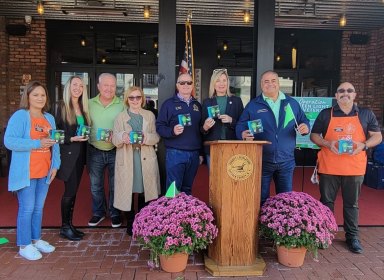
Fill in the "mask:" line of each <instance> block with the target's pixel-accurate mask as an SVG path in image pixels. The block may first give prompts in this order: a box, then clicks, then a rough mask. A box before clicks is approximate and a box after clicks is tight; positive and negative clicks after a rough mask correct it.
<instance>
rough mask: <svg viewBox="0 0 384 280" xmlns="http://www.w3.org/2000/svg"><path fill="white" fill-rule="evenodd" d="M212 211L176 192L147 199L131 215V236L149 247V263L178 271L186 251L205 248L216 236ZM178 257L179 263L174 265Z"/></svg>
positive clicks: (185, 259) (186, 256)
mask: <svg viewBox="0 0 384 280" xmlns="http://www.w3.org/2000/svg"><path fill="white" fill-rule="evenodd" d="M213 220H214V218H213V213H212V211H211V210H210V209H209V208H208V206H207V205H206V204H205V203H204V202H202V201H200V200H199V199H197V198H195V197H193V196H189V195H186V194H185V193H180V194H178V195H176V196H175V197H173V198H168V197H165V196H164V197H161V198H159V199H157V200H155V201H152V202H151V203H149V205H148V206H146V207H144V208H143V209H142V210H141V211H140V212H139V213H138V214H137V215H136V217H135V221H134V222H133V238H134V239H136V240H137V241H138V242H139V243H140V244H141V245H142V246H143V247H144V248H146V249H149V250H150V262H149V264H150V265H151V266H154V267H158V266H159V258H160V265H161V267H162V269H163V270H164V271H167V272H180V271H183V270H184V269H185V268H186V266H187V261H188V255H189V254H191V253H192V252H194V251H197V250H201V249H205V248H206V247H207V245H208V244H210V243H212V241H213V239H214V238H215V237H216V236H217V231H218V230H217V227H216V226H215V225H214V224H213ZM179 258H181V261H180V265H179V266H178V267H174V265H175V264H176V263H178V259H179Z"/></svg>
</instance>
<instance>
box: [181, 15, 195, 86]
mask: <svg viewBox="0 0 384 280" xmlns="http://www.w3.org/2000/svg"><path fill="white" fill-rule="evenodd" d="M185 73H188V74H189V75H191V77H192V81H193V82H195V66H194V62H193V43H192V25H191V22H190V21H189V18H188V19H187V21H186V22H185V51H184V56H183V60H182V61H181V63H180V69H179V75H180V74H185Z"/></svg>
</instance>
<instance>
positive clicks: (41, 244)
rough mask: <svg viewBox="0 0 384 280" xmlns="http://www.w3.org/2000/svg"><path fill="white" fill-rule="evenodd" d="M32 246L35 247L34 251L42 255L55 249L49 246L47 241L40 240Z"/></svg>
mask: <svg viewBox="0 0 384 280" xmlns="http://www.w3.org/2000/svg"><path fill="white" fill-rule="evenodd" d="M33 246H35V247H36V249H37V250H39V251H40V252H42V253H52V252H53V251H55V249H56V248H55V247H53V246H52V245H51V244H49V243H48V242H47V241H44V240H41V239H40V240H38V241H37V242H36V243H34V244H33Z"/></svg>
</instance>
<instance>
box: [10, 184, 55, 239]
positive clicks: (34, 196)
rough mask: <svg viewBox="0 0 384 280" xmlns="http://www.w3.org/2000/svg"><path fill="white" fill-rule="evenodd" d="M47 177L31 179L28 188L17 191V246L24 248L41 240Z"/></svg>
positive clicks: (47, 186)
mask: <svg viewBox="0 0 384 280" xmlns="http://www.w3.org/2000/svg"><path fill="white" fill-rule="evenodd" d="M46 180H47V177H44V178H39V179H31V183H30V186H29V187H25V188H23V189H21V190H19V191H17V199H18V201H19V212H18V213H17V230H16V235H17V245H18V246H26V245H29V244H31V243H32V240H39V239H40V238H41V223H42V220H43V208H44V202H45V198H46V197H47V193H48V188H49V185H48V184H47V183H46Z"/></svg>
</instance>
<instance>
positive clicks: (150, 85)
mask: <svg viewBox="0 0 384 280" xmlns="http://www.w3.org/2000/svg"><path fill="white" fill-rule="evenodd" d="M157 79H158V76H157V74H143V91H144V95H145V98H146V99H147V101H148V100H153V101H155V108H157V107H158V105H157V100H158V96H159V95H158V89H159V88H158V87H157Z"/></svg>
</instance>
